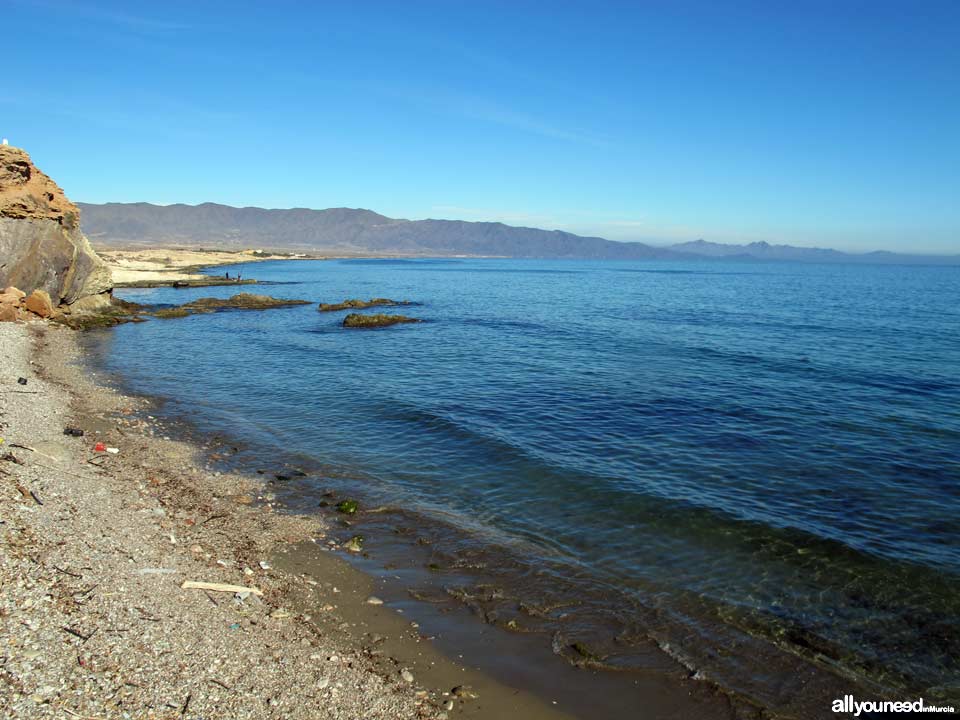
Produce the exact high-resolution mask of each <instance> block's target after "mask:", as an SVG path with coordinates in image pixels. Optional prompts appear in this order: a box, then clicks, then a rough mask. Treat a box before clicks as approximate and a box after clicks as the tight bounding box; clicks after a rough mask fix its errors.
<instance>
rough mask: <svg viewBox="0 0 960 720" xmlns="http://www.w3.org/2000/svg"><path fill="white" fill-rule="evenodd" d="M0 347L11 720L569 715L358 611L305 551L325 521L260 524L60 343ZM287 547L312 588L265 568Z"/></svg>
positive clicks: (331, 573) (3, 619)
mask: <svg viewBox="0 0 960 720" xmlns="http://www.w3.org/2000/svg"><path fill="white" fill-rule="evenodd" d="M0 338H2V339H3V342H2V343H0V348H2V350H0V352H2V355H3V360H4V362H3V365H4V372H3V376H2V377H0V386H2V388H3V390H4V391H5V393H3V394H0V421H2V424H3V429H2V433H0V434H2V437H3V439H4V443H3V444H2V445H0V455H3V457H4V460H3V461H0V486H2V487H3V488H4V490H3V493H2V495H0V510H2V519H3V523H2V525H0V528H2V533H3V535H2V543H3V545H4V553H3V557H4V560H3V561H2V565H0V577H2V578H3V586H4V588H5V590H7V589H9V591H7V592H5V593H4V599H3V610H4V612H3V613H0V629H2V635H3V636H4V638H5V639H6V641H7V643H8V644H7V646H6V649H5V651H4V652H5V655H6V657H5V658H4V663H3V665H2V670H0V675H2V678H3V679H4V680H5V681H6V682H2V683H0V706H3V707H7V708H9V709H10V711H11V712H12V714H13V716H14V717H27V716H29V717H43V716H54V715H56V716H62V713H63V712H66V713H67V714H68V715H71V716H77V717H101V716H105V717H114V716H121V713H122V712H127V713H133V716H135V717H141V716H146V717H151V716H152V717H198V718H199V717H203V716H204V715H205V714H209V713H210V712H215V713H217V715H215V716H224V715H228V716H230V717H238V718H259V717H291V718H296V717H316V716H317V714H318V713H324V716H325V717H359V716H371V717H420V718H438V719H439V718H443V717H448V716H449V717H467V718H471V717H475V718H481V717H501V716H506V715H513V716H523V717H531V718H541V719H542V720H552V719H553V718H557V719H558V720H559V719H560V718H564V717H568V716H565V715H563V714H562V713H560V712H558V711H556V710H555V709H554V708H552V707H550V706H549V705H547V704H546V703H544V702H543V701H542V700H540V699H539V698H536V697H533V696H532V695H529V694H528V693H524V692H520V691H517V690H515V689H514V688H511V687H508V686H505V685H502V684H500V683H498V682H497V681H495V680H493V679H491V678H489V677H487V676H486V675H484V674H482V673H478V672H476V671H474V670H471V669H469V668H467V667H465V666H464V665H463V664H461V663H457V662H454V661H452V660H449V659H448V658H447V657H446V656H444V655H443V654H442V653H440V652H439V651H438V650H437V649H436V648H435V647H434V646H433V644H432V643H430V642H429V641H427V640H426V639H425V638H423V637H421V635H420V634H419V633H418V632H417V628H416V627H413V626H412V625H411V624H410V622H409V621H408V620H407V619H405V618H404V617H403V616H402V614H401V613H398V612H395V611H393V610H391V609H389V608H387V607H384V606H383V605H379V604H372V603H370V602H368V601H367V599H368V598H369V593H370V592H371V587H372V580H371V579H370V578H369V577H367V576H365V575H364V574H363V573H361V572H360V571H359V570H356V569H354V568H352V567H350V566H349V564H348V563H347V562H346V561H344V560H343V559H341V558H338V557H336V555H335V553H332V552H327V551H325V550H321V549H320V548H321V547H322V541H323V539H324V538H325V537H326V534H327V532H328V531H329V529H330V528H329V525H328V524H327V523H325V522H324V520H323V519H321V518H318V517H306V516H298V515H294V514H288V513H283V512H275V511H273V508H272V505H271V502H270V500H269V499H267V497H266V493H265V492H264V485H263V483H262V482H261V481H258V479H257V478H255V477H250V476H245V475H238V474H232V473H221V472H219V471H213V470H212V468H210V467H209V465H207V466H205V465H204V464H203V463H202V462H201V456H202V454H203V450H204V449H203V447H201V446H200V445H197V444H192V443H188V442H182V441H178V440H172V439H169V436H166V437H164V436H163V435H162V434H158V433H162V432H163V431H162V428H160V427H158V426H157V425H156V424H155V423H154V418H152V417H151V416H150V415H149V414H148V413H149V411H150V401H149V400H147V399H144V398H139V397H131V396H129V395H125V394H122V393H119V392H117V391H115V390H113V389H111V388H110V387H109V386H105V385H103V384H102V383H101V382H100V381H99V380H96V379H91V377H90V373H89V372H87V370H88V368H87V367H85V366H84V365H83V364H82V363H83V357H82V353H81V350H80V348H79V344H78V343H77V339H76V336H74V335H73V334H72V331H70V330H66V329H62V328H57V327H55V326H52V325H47V324H45V323H40V322H37V323H31V324H29V325H20V324H8V325H5V326H3V327H2V328H0ZM78 363H79V364H78ZM18 374H19V375H20V376H25V377H26V378H27V382H28V385H27V386H26V387H25V388H24V387H21V386H19V385H18V384H17V376H18ZM65 427H77V428H80V429H83V430H84V436H83V437H70V436H67V435H63V434H62V432H63V429H64V428H65ZM97 441H103V442H104V443H106V445H107V446H110V447H117V448H118V449H119V453H118V454H110V453H107V454H100V453H94V452H92V451H91V448H92V446H93V444H94V443H95V442H97ZM41 503H42V504H41ZM295 543H306V544H308V545H310V546H312V547H313V548H315V549H317V551H318V552H319V553H320V558H321V560H322V573H323V575H324V576H325V577H319V576H315V577H309V576H307V575H304V574H303V573H292V572H283V571H278V570H276V569H274V566H273V563H274V560H273V559H272V558H277V559H278V562H277V564H278V565H280V564H281V562H282V556H283V555H284V549H285V548H290V547H293V545H294V544H295ZM184 581H199V582H213V583H226V584H231V585H238V586H244V587H249V588H253V589H255V590H257V591H260V592H262V593H263V594H262V596H259V595H257V594H256V592H252V591H251V592H250V594H247V593H246V592H244V593H241V594H239V595H237V594H234V593H229V592H218V591H203V590H199V589H190V588H183V587H181V586H182V584H183V582H184ZM374 602H375V601H374ZM451 683H452V684H451ZM468 686H469V688H468ZM454 688H460V690H458V691H456V692H454Z"/></svg>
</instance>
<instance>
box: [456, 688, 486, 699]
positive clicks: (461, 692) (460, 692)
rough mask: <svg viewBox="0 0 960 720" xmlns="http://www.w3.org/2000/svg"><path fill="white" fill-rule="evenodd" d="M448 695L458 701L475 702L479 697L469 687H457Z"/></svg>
mask: <svg viewBox="0 0 960 720" xmlns="http://www.w3.org/2000/svg"><path fill="white" fill-rule="evenodd" d="M450 694H451V695H453V696H454V697H455V698H459V699H460V700H476V699H477V698H478V697H480V696H479V695H478V694H477V693H476V692H474V690H473V688H472V687H470V686H469V685H457V686H456V687H454V688H452V689H451V690H450Z"/></svg>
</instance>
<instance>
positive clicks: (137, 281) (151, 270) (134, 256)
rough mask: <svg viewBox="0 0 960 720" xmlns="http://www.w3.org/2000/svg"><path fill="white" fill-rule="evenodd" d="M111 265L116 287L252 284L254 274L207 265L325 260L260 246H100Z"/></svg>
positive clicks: (105, 258)
mask: <svg viewBox="0 0 960 720" xmlns="http://www.w3.org/2000/svg"><path fill="white" fill-rule="evenodd" d="M98 253H99V255H100V257H102V258H103V259H104V260H105V261H106V262H107V264H108V265H109V266H110V272H111V273H112V274H113V282H114V287H118V288H150V287H171V286H183V287H205V286H212V285H238V284H239V285H252V284H256V279H255V278H249V277H248V278H241V277H240V276H238V275H237V274H236V273H234V274H233V276H232V277H230V278H227V277H225V276H215V275H208V274H204V273H202V272H200V271H201V270H202V269H204V268H210V267H219V266H222V265H237V264H240V263H253V262H262V261H264V260H322V259H324V258H321V257H315V256H313V255H307V254H305V253H274V252H268V251H261V250H197V249H188V248H137V249H115V248H111V247H105V248H104V247H101V248H98Z"/></svg>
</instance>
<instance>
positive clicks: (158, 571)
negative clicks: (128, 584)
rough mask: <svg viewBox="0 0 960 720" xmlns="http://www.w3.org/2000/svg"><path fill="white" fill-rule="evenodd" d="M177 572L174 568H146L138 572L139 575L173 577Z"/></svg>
mask: <svg viewBox="0 0 960 720" xmlns="http://www.w3.org/2000/svg"><path fill="white" fill-rule="evenodd" d="M176 572H177V571H176V570H174V569H172V568H153V567H146V568H140V569H139V570H137V575H173V574H174V573H176Z"/></svg>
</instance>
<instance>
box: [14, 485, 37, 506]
mask: <svg viewBox="0 0 960 720" xmlns="http://www.w3.org/2000/svg"><path fill="white" fill-rule="evenodd" d="M17 492H19V493H20V494H21V495H23V497H25V498H27V499H28V500H33V501H34V502H35V503H36V504H37V505H43V501H42V500H41V499H40V496H39V495H37V494H36V493H35V492H34V491H33V490H28V489H27V488H25V487H24V486H23V485H21V484H20V483H17Z"/></svg>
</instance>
